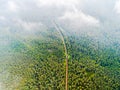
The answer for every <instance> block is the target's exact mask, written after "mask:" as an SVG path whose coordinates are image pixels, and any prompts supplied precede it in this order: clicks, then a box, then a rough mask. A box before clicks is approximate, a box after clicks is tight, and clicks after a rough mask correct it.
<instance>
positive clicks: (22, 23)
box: [14, 19, 43, 31]
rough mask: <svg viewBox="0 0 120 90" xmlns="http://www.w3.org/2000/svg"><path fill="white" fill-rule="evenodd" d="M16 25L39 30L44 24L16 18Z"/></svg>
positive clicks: (27, 29)
mask: <svg viewBox="0 0 120 90" xmlns="http://www.w3.org/2000/svg"><path fill="white" fill-rule="evenodd" d="M14 22H15V23H16V26H18V27H22V28H23V29H24V30H26V31H35V30H38V29H39V28H40V27H41V26H42V25H43V24H42V23H41V22H26V21H23V20H20V19H18V20H14Z"/></svg>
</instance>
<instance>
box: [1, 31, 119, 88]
mask: <svg viewBox="0 0 120 90" xmlns="http://www.w3.org/2000/svg"><path fill="white" fill-rule="evenodd" d="M53 32H54V33H53ZM37 35H38V36H39V35H40V34H39V33H37ZM42 35H43V38H42V39H41V38H39V37H38V38H37V39H31V40H29V41H28V40H27V39H26V40H23V39H21V40H16V39H15V40H13V41H12V42H11V44H10V47H11V49H9V52H8V53H9V54H10V55H8V58H11V61H10V63H9V64H7V62H6V65H7V68H8V69H7V71H8V72H9V75H8V76H7V78H6V77H3V78H4V79H3V82H4V86H5V87H6V88H7V89H8V90H10V88H11V90H65V53H64V47H63V44H62V41H61V39H60V36H59V33H57V32H56V31H55V30H53V31H52V32H50V31H49V33H47V34H42ZM64 38H65V42H66V45H67V50H68V55H69V57H68V58H69V60H68V62H69V63H68V65H69V67H68V70H69V71H68V76H69V77H68V87H69V90H120V47H119V46H120V45H119V43H117V42H113V43H111V44H109V45H107V44H104V43H102V42H100V41H99V40H98V41H96V40H94V39H92V38H90V37H89V36H86V35H80V36H75V35H65V36H64ZM1 71H2V70H1ZM4 73H5V72H4ZM8 78H9V79H8ZM6 79H7V81H6Z"/></svg>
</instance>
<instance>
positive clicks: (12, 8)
mask: <svg viewBox="0 0 120 90" xmlns="http://www.w3.org/2000/svg"><path fill="white" fill-rule="evenodd" d="M18 8H19V7H18V5H17V4H16V3H15V2H13V1H8V9H9V10H10V11H11V12H16V11H17V10H18Z"/></svg>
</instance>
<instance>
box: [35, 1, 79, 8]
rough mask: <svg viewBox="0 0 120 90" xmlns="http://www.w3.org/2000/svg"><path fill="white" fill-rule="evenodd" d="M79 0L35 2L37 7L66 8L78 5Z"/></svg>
mask: <svg viewBox="0 0 120 90" xmlns="http://www.w3.org/2000/svg"><path fill="white" fill-rule="evenodd" d="M80 1H81V0H37V5H38V6H58V7H59V6H66V7H71V6H74V5H77V4H79V3H80Z"/></svg>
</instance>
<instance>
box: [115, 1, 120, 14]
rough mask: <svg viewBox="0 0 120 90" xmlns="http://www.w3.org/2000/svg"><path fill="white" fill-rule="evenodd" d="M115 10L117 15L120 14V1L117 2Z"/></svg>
mask: <svg viewBox="0 0 120 90" xmlns="http://www.w3.org/2000/svg"><path fill="white" fill-rule="evenodd" d="M114 9H115V11H116V13H118V14H120V0H117V1H116V4H115V7H114Z"/></svg>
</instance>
